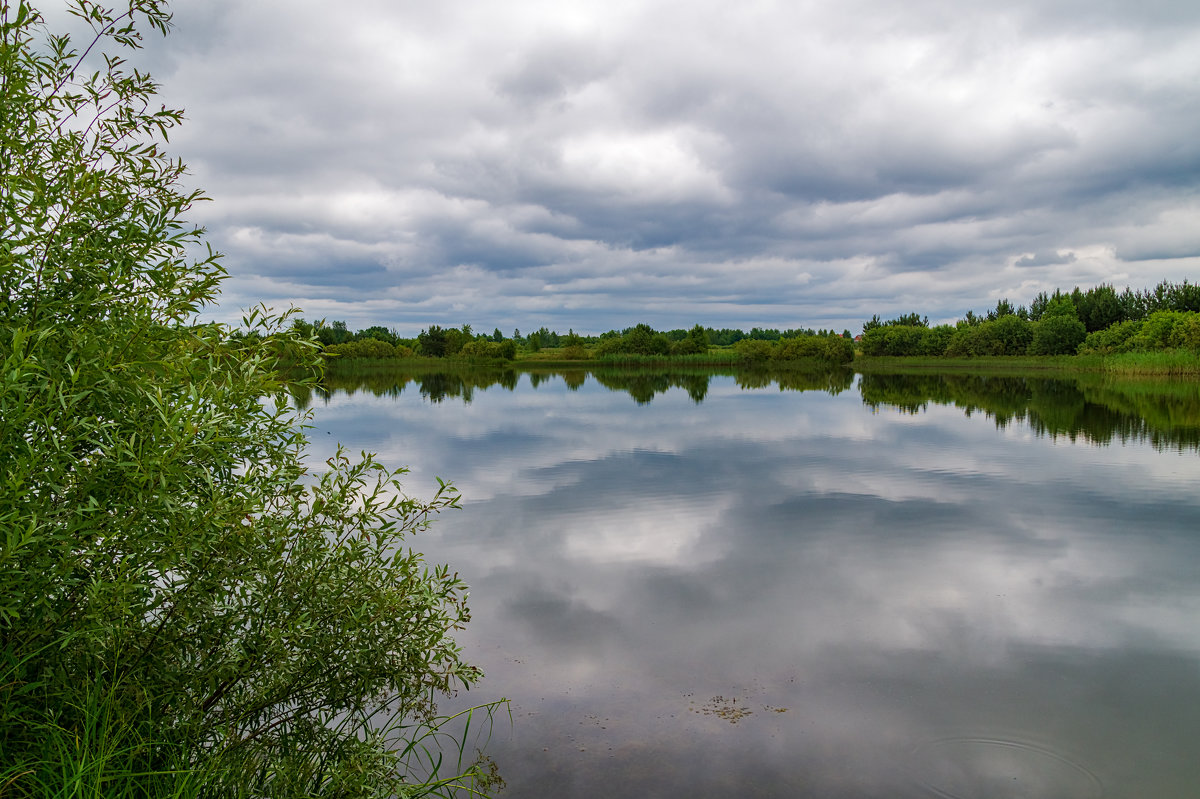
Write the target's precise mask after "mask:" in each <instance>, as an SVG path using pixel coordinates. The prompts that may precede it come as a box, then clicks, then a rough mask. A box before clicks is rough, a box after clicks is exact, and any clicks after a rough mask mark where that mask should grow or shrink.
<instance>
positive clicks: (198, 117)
mask: <svg viewBox="0 0 1200 799" xmlns="http://www.w3.org/2000/svg"><path fill="white" fill-rule="evenodd" d="M176 13H177V30H176V32H175V33H174V34H172V36H171V37H170V38H168V39H167V40H165V41H158V40H153V41H149V42H148V49H147V52H146V54H145V55H146V59H147V64H148V65H149V66H150V67H151V68H152V69H153V71H154V73H155V75H156V77H158V78H159V79H160V81H162V83H163V95H164V99H165V100H166V101H168V102H169V103H172V104H179V105H182V106H184V107H185V108H186V110H187V115H188V118H189V122H188V124H187V126H186V127H185V128H184V129H183V130H181V131H180V132H179V133H178V135H176V136H174V137H173V138H172V142H173V146H174V147H175V149H176V151H177V152H178V153H179V154H180V155H181V156H182V157H183V158H184V159H185V160H186V161H187V162H188V163H189V164H190V165H191V167H192V172H193V175H192V180H194V182H195V184H196V185H199V186H203V187H205V188H206V189H207V190H208V191H209V193H210V194H211V195H212V196H213V197H214V199H215V200H216V202H215V203H213V204H211V205H206V206H204V207H201V208H198V209H197V210H196V218H197V221H199V222H201V223H202V224H204V225H206V226H207V227H208V228H209V230H210V237H211V240H212V241H213V243H214V245H215V246H217V247H218V248H219V249H221V250H223V251H225V252H226V253H228V256H229V257H228V259H227V265H228V266H229V268H230V271H231V272H232V273H233V275H234V276H235V277H234V279H233V280H232V281H231V282H230V284H229V285H228V287H227V292H226V296H225V298H224V300H223V302H222V306H221V308H220V309H219V310H218V311H217V312H218V313H219V314H225V315H229V316H232V315H234V313H235V312H236V311H235V309H236V308H238V307H240V306H245V305H249V304H252V303H254V302H258V301H268V302H271V303H276V304H283V303H286V302H298V303H301V304H303V305H305V306H312V307H315V308H322V309H332V310H335V311H337V312H338V313H340V314H341V315H342V317H344V318H346V319H347V321H348V322H350V323H351V324H352V325H362V326H365V325H369V324H376V323H379V324H386V325H392V324H399V323H401V322H404V324H405V325H409V326H411V327H412V328H414V329H413V330H411V332H416V331H415V328H419V327H421V326H423V325H424V324H428V323H433V322H436V323H440V324H444V323H455V324H457V323H461V322H464V321H467V322H471V323H473V324H475V325H476V326H479V327H486V328H490V327H492V326H493V325H499V326H501V327H502V328H504V329H506V330H507V329H510V328H511V327H513V326H520V327H534V326H538V325H541V324H549V325H551V326H555V327H559V328H565V327H567V326H574V327H576V328H577V329H583V330H585V331H601V330H605V329H608V328H609V327H621V326H624V325H626V324H629V323H631V322H632V321H634V320H645V321H648V322H650V323H652V324H656V325H661V326H669V325H673V324H676V323H679V322H680V321H683V322H690V321H696V320H697V319H701V320H702V321H705V322H707V323H709V324H715V325H726V324H728V325H734V326H749V325H754V324H770V325H775V324H786V325H789V326H790V325H791V324H795V323H798V322H803V323H804V324H811V325H813V326H827V325H829V324H832V325H835V326H837V327H839V328H840V327H850V328H857V326H858V325H859V324H860V323H861V321H862V320H863V319H866V318H869V317H870V315H871V314H873V313H881V314H884V315H887V314H889V313H893V312H906V311H909V310H912V309H914V308H919V309H921V310H922V311H923V312H926V313H928V314H929V315H930V316H931V318H938V319H941V318H951V317H953V316H957V315H961V314H962V313H963V312H964V311H965V310H966V309H968V308H972V309H976V310H980V309H982V308H985V307H987V306H990V305H991V304H992V303H993V302H994V300H995V299H996V298H997V297H999V296H1008V297H1011V298H1013V299H1014V300H1015V301H1018V302H1028V300H1029V299H1031V298H1032V297H1033V296H1034V295H1035V294H1036V293H1037V292H1038V291H1042V290H1052V289H1054V288H1057V287H1069V286H1073V285H1076V284H1079V285H1088V284H1091V283H1095V282H1100V281H1116V282H1119V283H1121V284H1130V285H1133V286H1134V287H1144V286H1149V285H1153V284H1155V283H1157V282H1158V281H1159V280H1161V279H1164V278H1165V279H1172V280H1180V279H1183V278H1184V277H1191V278H1192V279H1194V278H1195V270H1196V268H1197V266H1200V240H1198V239H1197V235H1196V233H1195V232H1194V231H1196V230H1200V225H1198V224H1197V222H1198V221H1200V198H1198V197H1197V194H1198V192H1197V188H1196V187H1197V186H1198V185H1200V142H1198V140H1197V139H1196V137H1195V135H1194V131H1195V130H1196V129H1197V127H1198V126H1200V99H1198V96H1197V93H1196V92H1195V86H1196V85H1197V82H1198V81H1200V64H1198V62H1197V61H1196V59H1195V56H1194V53H1195V52H1196V51H1197V50H1198V49H1200V12H1198V11H1197V8H1196V7H1195V4H1194V3H1170V2H1150V3H1139V4H1128V3H1119V2H1109V3H1094V2H1086V3H1085V2H1078V1H1077V0H1055V1H1054V2H1048V3H1046V2H1037V3H1033V2H1029V3H1017V4H1006V5H1000V6H987V5H980V4H970V5H968V6H964V5H963V4H961V3H949V2H945V0H922V1H921V2H917V3H911V4H906V5H905V6H904V7H903V8H900V7H896V6H894V5H890V4H886V3H880V2H877V0H861V1H860V2H854V3H846V4H841V5H838V6H826V7H811V6H803V5H795V4H786V3H767V4H759V5H755V6H747V7H739V8H738V9H730V8H728V7H727V6H724V5H720V4H717V3H714V2H711V1H708V2H700V3H698V4H696V5H695V6H694V7H691V8H689V13H688V14H687V15H686V16H680V15H679V14H678V9H677V8H676V7H675V6H673V5H670V4H665V3H657V2H655V3H644V4H636V5H633V6H620V7H618V6H612V5H611V4H600V3H594V4H593V3H580V4H572V5H571V6H570V7H569V8H568V7H566V6H564V7H561V8H560V7H553V8H549V7H542V6H540V5H536V4H533V3H515V4H514V3H509V4H505V5H504V7H503V8H500V7H497V6H494V5H492V4H486V3H465V4H448V5H447V4H442V5H431V4H419V3H409V2H403V3H391V2H383V0H354V2H350V3H347V4H344V5H343V6H342V7H339V11H338V13H337V14H330V13H329V12H328V9H327V8H326V7H325V6H322V5H321V4H318V3H316V2H314V0H297V1H296V2H287V3H284V2H283V1H282V0H263V2H258V3H254V4H243V3H235V2H232V1H231V0H213V1H212V2H199V1H198V0H186V1H181V2H179V3H177V4H176Z"/></svg>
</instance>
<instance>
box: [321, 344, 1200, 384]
mask: <svg viewBox="0 0 1200 799" xmlns="http://www.w3.org/2000/svg"><path fill="white" fill-rule="evenodd" d="M326 366H327V368H328V369H329V370H331V371H334V372H337V373H339V374H373V373H379V372H387V371H393V370H398V369H399V370H423V371H433V370H436V371H443V372H445V371H456V370H469V369H478V368H480V367H485V368H496V369H511V370H515V371H518V372H534V371H538V370H543V369H605V368H610V369H611V368H620V369H647V370H654V369H672V370H674V369H720V370H726V369H760V370H761V369H767V370H785V371H790V370H797V369H799V370H815V369H828V368H830V366H831V365H830V364H828V363H826V362H824V361H820V360H818V359H815V358H801V359H798V360H795V361H773V360H769V361H765V362H762V363H750V362H746V361H745V360H744V359H742V358H741V357H740V355H739V353H737V352H735V351H734V350H733V349H730V348H721V349H717V348H713V349H711V350H709V351H708V352H707V353H697V354H692V355H632V354H623V355H606V356H604V357H601V358H569V357H568V358H564V357H563V355H562V353H561V351H556V350H552V349H543V350H541V351H540V352H536V353H519V354H518V356H517V358H516V359H515V360H512V361H503V360H490V361H480V360H467V359H458V358H425V357H421V356H413V357H409V358H384V359H370V358H361V359H353V360H329V361H327V362H326ZM845 366H847V367H849V368H852V369H854V371H856V372H859V373H861V374H932V373H943V374H981V375H1022V374H1042V375H1047V376H1049V375H1055V374H1063V375H1066V374H1081V373H1107V374H1114V375H1131V376H1132V375H1148V376H1161V377H1172V378H1189V379H1190V378H1200V354H1197V353H1194V352H1191V351H1188V350H1168V351H1162V352H1142V353H1138V352H1132V353H1123V354H1119V355H1040V356H1039V355H1016V356H1006V355H997V356H982V357H974V358H949V357H937V356H929V357H924V356H882V355H881V356H865V355H859V356H857V357H855V359H854V361H853V363H851V364H845Z"/></svg>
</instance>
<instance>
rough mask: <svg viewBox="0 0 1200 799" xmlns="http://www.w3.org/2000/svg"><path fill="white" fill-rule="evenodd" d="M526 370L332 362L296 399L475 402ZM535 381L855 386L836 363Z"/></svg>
mask: <svg viewBox="0 0 1200 799" xmlns="http://www.w3.org/2000/svg"><path fill="white" fill-rule="evenodd" d="M521 374H522V372H521V371H518V370H516V369H513V368H504V367H486V366H470V365H463V366H459V367H455V368H450V369H447V368H445V367H442V366H418V367H403V366H401V367H397V366H391V365H388V366H386V367H377V366H374V365H372V366H370V367H366V368H355V367H354V366H352V365H348V366H343V367H340V368H330V369H328V370H327V371H326V373H325V376H324V377H323V378H322V379H321V381H320V382H319V383H317V384H315V385H312V384H302V385H297V386H293V387H292V399H293V401H294V402H295V404H296V406H297V407H299V408H301V409H304V408H307V407H309V406H310V405H311V404H312V403H313V401H314V400H317V401H321V402H328V401H329V399H330V397H332V396H333V394H334V393H336V392H342V393H344V394H349V395H353V394H356V393H358V392H360V391H366V392H370V393H371V394H374V395H375V396H377V397H396V396H399V395H400V394H401V393H402V392H403V391H405V390H406V389H407V388H408V387H409V384H413V385H414V386H415V387H416V389H417V391H418V392H419V393H420V394H421V396H422V397H425V398H426V399H428V400H429V401H430V402H442V401H444V400H445V399H446V398H448V397H454V398H460V399H462V401H463V402H465V403H469V402H471V400H472V399H473V398H474V394H475V392H476V391H480V390H484V389H488V388H491V387H492V386H500V387H501V388H505V389H508V390H509V391H512V390H513V389H515V388H516V386H517V383H518V382H519V381H520V379H521ZM527 374H528V375H529V384H530V385H531V386H533V388H535V389H536V388H537V387H538V386H541V385H543V384H545V383H547V382H550V381H553V380H555V379H557V378H562V380H563V382H565V383H566V385H567V388H569V389H571V390H572V391H575V390H578V389H579V388H580V387H582V386H583V384H584V383H585V382H586V381H587V378H588V377H589V376H591V377H592V378H594V379H595V380H596V382H597V383H599V384H600V385H602V386H604V387H605V388H608V389H609V390H611V391H623V392H625V393H627V394H629V396H631V397H633V399H634V400H635V401H637V402H638V404H641V405H645V404H646V403H648V402H650V401H651V400H653V399H654V398H655V397H656V396H657V395H659V394H665V393H666V392H667V391H670V390H671V389H672V388H682V389H683V390H684V391H686V392H687V394H688V396H689V397H691V398H692V401H693V402H695V403H697V404H699V403H701V402H703V401H704V399H705V397H707V396H708V384H709V380H710V379H711V378H712V377H713V376H714V375H735V374H736V376H737V381H738V385H740V386H742V387H743V388H762V387H766V386H771V385H778V386H779V389H780V390H781V391H785V390H786V391H826V392H829V393H830V394H838V393H840V392H842V391H845V390H846V389H848V388H850V386H851V385H852V384H853V381H854V374H853V372H851V371H850V370H848V369H842V368H831V369H820V370H817V371H805V370H800V371H797V370H773V369H756V370H753V371H744V370H737V371H735V370H733V369H711V368H698V369H696V368H694V369H669V370H658V369H644V368H643V369H638V368H629V367H626V368H620V367H609V368H603V369H579V368H575V369H571V368H567V369H536V370H530V371H528V372H527Z"/></svg>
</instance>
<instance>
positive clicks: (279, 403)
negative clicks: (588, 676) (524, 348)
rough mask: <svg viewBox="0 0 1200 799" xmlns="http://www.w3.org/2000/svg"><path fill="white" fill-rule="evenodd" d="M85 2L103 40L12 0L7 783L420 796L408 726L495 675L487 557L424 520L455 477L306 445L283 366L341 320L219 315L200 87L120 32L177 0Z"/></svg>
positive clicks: (5, 137)
mask: <svg viewBox="0 0 1200 799" xmlns="http://www.w3.org/2000/svg"><path fill="white" fill-rule="evenodd" d="M70 10H71V12H72V13H73V14H75V16H77V17H79V18H80V19H81V20H82V21H83V22H85V23H87V24H88V25H90V26H91V27H92V29H93V31H94V32H95V41H94V42H91V43H90V44H89V45H88V46H87V47H84V48H82V54H81V52H80V51H79V50H77V49H75V48H74V47H73V46H72V44H71V41H70V40H69V39H68V38H67V37H65V36H53V35H48V34H47V33H46V31H45V25H44V22H43V19H42V17H41V15H40V14H39V13H38V12H37V11H36V10H35V9H33V8H32V7H31V6H30V5H29V4H28V3H27V2H24V0H21V2H10V0H0V181H2V182H0V231H2V234H3V235H2V236H0V361H2V367H3V368H2V370H0V474H2V475H3V476H4V478H3V479H4V481H5V483H4V488H3V490H2V491H0V530H3V531H4V533H5V534H4V535H2V536H0V753H3V756H2V757H0V792H3V793H4V794H5V796H17V797H23V796H42V795H46V794H49V793H51V792H53V793H58V792H59V791H60V790H62V789H63V786H62V785H61V780H62V778H63V768H62V766H63V764H62V763H60V762H56V761H59V760H61V759H62V758H64V757H72V758H75V759H76V761H78V762H84V761H87V762H88V763H89V764H92V765H95V768H94V769H92V770H91V771H89V772H88V773H89V775H90V776H91V777H92V778H93V779H94V780H95V790H94V794H95V795H101V794H103V795H125V793H129V794H132V793H135V792H136V793H137V795H148V796H156V795H164V794H167V793H171V792H173V790H174V788H172V787H171V786H170V785H169V784H166V785H164V784H162V783H163V781H167V782H170V781H171V780H186V779H188V774H194V773H201V774H203V778H204V780H205V784H204V789H205V792H206V793H211V794H213V795H224V794H228V795H245V794H252V795H258V796H300V795H304V796H316V795H337V796H347V795H355V796H359V795H398V794H404V795H408V793H409V792H410V791H409V789H408V788H406V787H405V786H406V785H407V784H409V783H410V782H412V781H413V780H414V779H418V777H416V776H414V775H413V774H412V773H410V771H409V769H408V763H407V761H406V760H405V754H404V748H403V740H400V741H399V743H397V735H399V736H401V738H402V739H403V738H404V737H405V736H407V738H408V740H413V738H412V736H413V735H416V736H420V735H422V734H424V733H425V732H429V731H432V730H434V728H435V727H436V726H437V725H438V723H439V722H438V721H437V720H436V717H435V709H434V701H435V699H436V697H437V696H438V694H439V692H445V691H450V690H453V689H455V688H456V687H460V686H464V685H469V684H470V683H472V682H473V681H474V680H475V679H476V678H477V676H478V672H477V671H476V670H475V669H474V668H472V667H471V666H470V665H468V664H466V663H464V662H463V661H462V659H461V657H460V651H459V648H458V647H457V646H456V644H455V643H454V640H453V638H452V633H453V631H454V630H455V629H458V628H459V627H460V626H461V625H462V624H464V623H465V622H466V620H467V618H468V611H467V608H466V604H465V599H466V593H465V588H464V586H463V584H462V583H461V582H460V580H459V579H458V577H457V576H456V575H453V574H451V573H450V572H449V571H448V570H447V569H445V568H444V567H428V566H427V565H426V564H425V563H424V561H423V560H422V558H421V556H420V555H418V554H415V553H413V552H411V551H410V550H409V549H408V548H407V547H406V544H405V538H406V537H407V536H408V535H410V534H412V533H414V532H416V531H418V530H420V529H422V528H423V527H424V526H425V524H427V522H428V520H429V518H430V516H431V514H433V513H435V512H437V511H438V510H440V509H442V508H447V507H453V506H455V505H456V502H457V494H456V493H455V492H454V490H453V488H451V487H450V486H442V487H441V489H440V490H439V491H438V492H437V494H436V495H435V496H434V497H433V498H432V499H431V500H428V501H420V500H415V499H411V498H408V497H407V496H405V495H404V493H403V492H402V490H401V486H400V483H399V479H400V477H401V473H402V472H400V471H390V470H387V469H385V468H384V467H382V466H381V465H380V464H378V463H377V462H375V461H374V460H373V459H371V458H369V457H368V458H366V459H364V460H361V461H352V460H350V459H348V458H347V457H346V456H344V455H343V454H340V453H339V454H338V455H337V456H336V457H334V458H332V459H331V460H330V461H329V463H328V464H327V466H328V468H327V470H325V471H323V472H322V473H321V474H310V473H309V472H308V471H307V467H306V465H305V461H304V459H303V457H302V454H303V450H304V447H305V443H306V442H305V438H304V434H303V428H302V427H301V426H300V425H299V424H298V422H302V421H303V419H302V417H300V416H298V415H297V414H296V413H295V412H293V411H292V410H290V409H289V408H290V404H289V402H288V401H287V394H286V391H285V389H286V388H287V386H288V379H287V378H286V377H285V375H284V374H283V373H282V372H281V371H280V369H279V366H280V364H281V363H283V362H285V361H286V362H290V363H293V364H299V365H300V366H302V367H305V368H306V370H307V371H308V372H312V371H313V370H314V369H315V368H317V365H318V359H317V356H316V351H317V343H316V342H315V341H314V340H312V339H308V338H305V337H303V336H301V335H298V334H297V332H296V331H295V330H294V329H289V327H288V325H289V323H290V321H291V320H290V314H286V313H285V314H282V315H276V314H272V313H270V312H268V311H266V310H265V309H259V310H255V311H252V312H250V313H249V314H248V315H247V316H246V318H245V319H244V320H243V322H244V324H245V328H246V330H247V331H249V332H250V333H251V334H252V335H241V336H237V335H234V331H232V330H231V329H230V328H229V327H227V326H225V325H220V324H198V323H196V322H195V320H196V318H197V315H198V314H199V313H201V312H203V311H204V309H206V308H209V307H211V306H212V304H213V303H214V302H215V300H216V298H217V296H218V292H219V287H220V284H221V281H222V280H223V278H224V276H225V272H224V270H223V268H222V267H221V265H220V262H219V259H218V257H217V255H216V254H214V253H213V252H212V251H211V250H208V251H207V252H206V251H205V248H204V246H203V238H202V231H201V230H199V229H197V228H196V227H194V226H192V225H189V224H188V223H186V221H185V216H186V214H187V212H188V211H189V210H190V209H191V208H192V206H193V205H194V204H195V203H196V202H198V201H200V200H201V199H203V197H202V196H201V195H200V194H199V193H197V192H191V191H187V190H184V189H182V188H181V187H180V183H179V179H180V177H181V175H182V174H183V173H184V165H183V164H182V163H180V162H179V161H177V160H173V159H171V158H170V157H169V156H168V155H166V153H165V151H164V149H163V142H164V140H165V138H166V134H167V132H168V131H170V130H171V129H172V128H174V127H175V126H176V125H177V124H178V123H179V122H180V120H181V116H180V113H179V112H178V111H174V110H169V109H166V108H163V107H160V105H159V104H158V103H156V102H154V94H155V89H156V87H155V84H154V83H153V82H152V81H151V79H150V78H149V76H147V75H145V74H143V73H142V72H140V71H137V70H135V69H132V68H130V67H129V66H128V65H127V64H126V62H125V60H124V56H123V55H122V53H127V52H128V51H129V50H131V49H136V48H137V47H138V46H139V42H140V31H139V26H147V25H148V26H149V28H150V29H152V30H157V31H160V32H163V33H165V32H166V31H167V29H168V27H169V24H170V17H169V15H168V14H167V12H166V10H165V6H164V3H163V2H162V1H161V0H132V1H131V2H130V3H129V6H128V10H127V11H126V12H125V13H117V12H112V11H109V10H107V9H105V8H104V7H102V6H100V5H98V4H96V3H94V2H91V0H74V2H72V3H71V5H70ZM89 54H90V55H89ZM197 251H198V252H200V253H202V255H201V256H200V258H199V260H194V259H192V258H190V257H189V255H188V253H189V252H197ZM343 328H344V326H343ZM334 329H336V327H335V328H334ZM381 712H382V713H385V715H382V716H381V715H380V713H381ZM388 714H390V715H388ZM388 719H391V721H389V720H388ZM97 729H101V730H102V733H103V734H102V735H101V738H100V740H97V739H95V738H94V737H92V736H91V735H90V732H91V731H95V730H97ZM88 747H98V749H97V750H96V751H89V750H88ZM479 774H480V772H479V771H478V769H477V768H474V767H470V766H469V765H468V766H467V767H466V771H465V772H464V776H462V777H460V778H457V779H451V780H450V783H449V785H450V786H451V787H452V786H453V785H458V784H464V783H465V782H470V781H471V779H472V778H473V776H476V775H479ZM426 776H427V775H426ZM442 776H447V775H442ZM118 778H119V779H123V780H125V781H126V782H133V783H137V786H136V789H135V788H130V789H128V790H125V789H122V788H121V786H120V785H119V784H118V783H117V782H116V780H117V779H118ZM450 790H451V788H450V787H448V788H447V789H446V792H450ZM123 791H125V793H123Z"/></svg>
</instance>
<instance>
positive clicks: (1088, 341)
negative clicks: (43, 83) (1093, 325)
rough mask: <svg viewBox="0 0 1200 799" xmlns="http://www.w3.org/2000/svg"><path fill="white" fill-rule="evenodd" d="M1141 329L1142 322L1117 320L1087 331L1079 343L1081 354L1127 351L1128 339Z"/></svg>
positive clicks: (1108, 353)
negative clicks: (1107, 325)
mask: <svg viewBox="0 0 1200 799" xmlns="http://www.w3.org/2000/svg"><path fill="white" fill-rule="evenodd" d="M1141 329H1142V322H1141V321H1140V320H1139V321H1130V322H1118V323H1117V324H1115V325H1112V326H1111V327H1107V328H1105V329H1104V330H1097V331H1096V332H1094V333H1088V335H1087V338H1085V339H1084V340H1083V343H1082V344H1080V345H1079V353H1080V354H1081V355H1089V354H1096V355H1110V354H1113V353H1118V352H1128V351H1129V347H1130V344H1129V342H1130V339H1132V338H1133V337H1134V336H1136V335H1137V334H1138V333H1139V332H1141Z"/></svg>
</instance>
